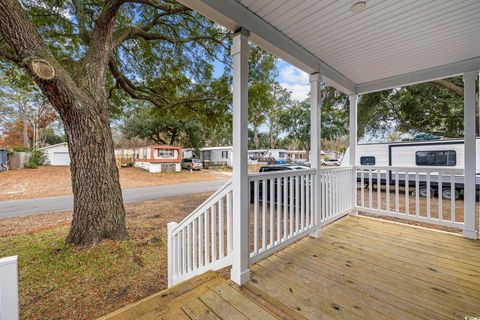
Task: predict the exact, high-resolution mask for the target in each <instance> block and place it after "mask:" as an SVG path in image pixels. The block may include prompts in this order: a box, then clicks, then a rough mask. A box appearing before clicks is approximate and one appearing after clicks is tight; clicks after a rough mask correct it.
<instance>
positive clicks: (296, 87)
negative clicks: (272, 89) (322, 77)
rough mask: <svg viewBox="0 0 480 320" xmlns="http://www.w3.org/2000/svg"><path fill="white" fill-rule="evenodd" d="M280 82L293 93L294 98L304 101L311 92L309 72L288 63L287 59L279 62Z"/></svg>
mask: <svg viewBox="0 0 480 320" xmlns="http://www.w3.org/2000/svg"><path fill="white" fill-rule="evenodd" d="M279 69H280V73H279V79H278V80H279V82H280V84H281V85H282V86H283V87H284V88H285V89H287V90H288V91H290V92H291V93H292V99H293V100H297V101H302V100H305V99H306V98H308V93H309V92H310V85H309V79H308V78H309V77H308V74H307V73H305V72H303V71H302V70H300V69H298V68H296V67H294V66H292V65H291V64H288V63H287V62H285V61H283V60H282V61H280V63H279Z"/></svg>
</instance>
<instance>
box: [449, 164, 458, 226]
mask: <svg viewBox="0 0 480 320" xmlns="http://www.w3.org/2000/svg"><path fill="white" fill-rule="evenodd" d="M450 179H451V182H450V193H451V194H452V196H451V197H450V220H451V221H452V222H455V221H457V220H456V218H455V209H456V208H455V175H454V174H453V173H452V175H451V178H450Z"/></svg>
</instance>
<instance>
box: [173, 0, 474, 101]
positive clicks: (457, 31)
mask: <svg viewBox="0 0 480 320" xmlns="http://www.w3.org/2000/svg"><path fill="white" fill-rule="evenodd" d="M179 1H180V2H181V3H183V4H185V5H186V6H188V7H190V8H192V9H194V10H196V11H198V12H199V13H201V14H203V15H205V16H207V17H209V18H210V19H212V20H213V21H215V22H217V23H218V24H220V25H223V26H224V27H226V28H228V29H230V30H232V31H234V30H236V29H238V28H240V27H243V28H246V29H248V30H249V31H250V34H251V40H252V41H253V42H254V43H256V44H257V45H259V46H261V47H263V48H265V49H267V50H269V51H271V52H272V53H274V54H276V55H277V56H278V57H280V58H282V59H284V60H286V61H288V62H289V63H291V64H293V65H295V66H297V67H298V68H300V69H302V70H303V71H305V72H307V73H310V74H311V73H316V72H318V73H320V74H322V76H323V77H324V78H323V79H324V81H325V82H327V83H328V84H330V85H332V86H334V87H336V88H337V89H339V90H341V91H343V92H346V93H348V94H362V93H367V92H374V91H380V90H384V89H389V88H394V87H399V86H404V85H409V84H414V83H420V82H426V81H430V80H435V79H441V78H446V77H450V76H455V75H459V74H462V73H464V72H469V71H478V70H480V41H478V39H479V38H478V35H479V34H480V2H479V1H477V0H461V1H450V0H436V1H426V0H425V1H417V0H404V1H388V0H387V1H385V0H368V1H366V9H365V10H363V11H362V12H358V13H355V12H353V11H352V10H351V6H352V5H353V4H354V3H356V2H357V1H352V0H278V1H277V0H255V1H253V0H221V1H218V0H179Z"/></svg>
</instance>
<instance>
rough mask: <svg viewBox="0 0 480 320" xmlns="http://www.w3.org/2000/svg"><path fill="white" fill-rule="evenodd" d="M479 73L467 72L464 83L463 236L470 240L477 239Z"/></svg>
mask: <svg viewBox="0 0 480 320" xmlns="http://www.w3.org/2000/svg"><path fill="white" fill-rule="evenodd" d="M477 74H478V72H475V71H473V72H466V73H464V74H463V81H464V98H463V99H464V100H463V101H464V113H463V114H464V119H463V121H464V139H465V143H464V148H465V151H464V153H465V178H464V223H465V226H464V229H463V236H464V237H466V238H470V239H476V238H477V231H476V225H475V215H476V211H475V187H476V186H475V171H476V163H475V162H476V152H475V147H476V142H475V118H476V114H475V109H476V106H475V96H476V93H475V91H476V85H475V80H476V78H477Z"/></svg>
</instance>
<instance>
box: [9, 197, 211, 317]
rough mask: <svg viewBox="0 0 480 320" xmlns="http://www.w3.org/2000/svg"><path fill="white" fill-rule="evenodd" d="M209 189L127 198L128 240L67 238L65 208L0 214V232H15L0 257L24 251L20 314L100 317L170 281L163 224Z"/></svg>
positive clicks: (184, 211) (20, 254) (190, 207)
mask: <svg viewBox="0 0 480 320" xmlns="http://www.w3.org/2000/svg"><path fill="white" fill-rule="evenodd" d="M207 196H208V194H198V195H192V196H185V197H175V198H169V199H162V200H156V201H149V202H144V203H139V204H131V205H127V227H128V230H129V235H130V240H128V241H118V242H116V241H103V242H101V243H100V244H97V245H95V246H92V247H89V248H81V247H74V246H72V245H69V244H66V243H65V241H64V239H65V237H66V235H67V233H68V219H69V218H70V215H71V214H70V213H68V212H66V213H51V214H47V215H39V216H31V217H28V218H13V219H3V220H0V234H3V235H6V234H9V232H10V235H8V236H3V237H0V257H3V256H10V255H18V259H19V260H18V263H19V294H20V316H21V319H29V320H31V319H95V318H97V317H100V316H103V315H105V314H108V313H110V312H112V311H114V310H116V309H119V308H121V307H123V306H125V305H127V304H129V303H132V302H135V301H137V300H139V299H141V298H144V297H146V296H148V295H151V294H153V293H155V292H158V291H160V290H162V289H164V288H166V286H167V260H166V259H167V239H166V237H167V233H166V231H167V230H166V229H167V228H166V225H167V223H168V222H170V221H180V220H181V219H182V218H183V217H184V216H186V215H187V214H189V213H190V212H191V211H192V210H193V209H194V208H195V207H196V206H197V205H198V204H200V203H201V202H203V200H205V198H206V197H207ZM49 215H51V216H49ZM61 215H65V217H66V219H67V223H65V219H64V220H63V222H62V223H59V224H57V225H55V223H54V224H53V225H51V226H47V227H46V226H42V223H41V222H42V221H52V220H55V219H57V220H62V219H60V218H58V217H59V216H61ZM52 217H53V218H52ZM30 225H35V226H36V228H37V227H38V228H37V229H38V230H30V229H29V226H30ZM7 230H8V232H7ZM11 230H19V231H17V234H12V231H11Z"/></svg>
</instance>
